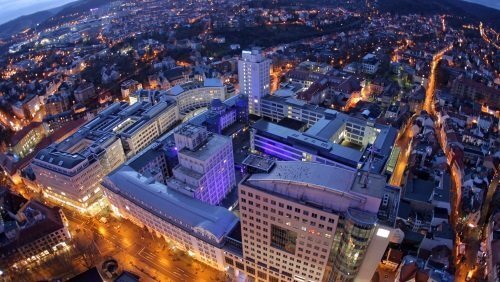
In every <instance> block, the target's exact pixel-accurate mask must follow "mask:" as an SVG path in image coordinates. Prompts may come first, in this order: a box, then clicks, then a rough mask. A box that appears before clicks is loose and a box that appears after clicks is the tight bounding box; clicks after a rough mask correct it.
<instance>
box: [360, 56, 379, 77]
mask: <svg viewBox="0 0 500 282" xmlns="http://www.w3.org/2000/svg"><path fill="white" fill-rule="evenodd" d="M379 66H380V61H379V60H378V59H377V56H375V55H374V54H367V55H366V56H364V57H363V60H362V61H361V70H362V71H363V72H364V73H366V74H375V73H376V72H377V71H378V68H379Z"/></svg>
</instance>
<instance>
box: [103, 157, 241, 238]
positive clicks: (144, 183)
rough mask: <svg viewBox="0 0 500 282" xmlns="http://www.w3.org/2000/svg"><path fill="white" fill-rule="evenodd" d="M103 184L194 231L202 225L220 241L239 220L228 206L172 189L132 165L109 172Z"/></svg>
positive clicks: (143, 206) (155, 213) (173, 222)
mask: <svg viewBox="0 0 500 282" xmlns="http://www.w3.org/2000/svg"><path fill="white" fill-rule="evenodd" d="M103 186H104V187H105V188H106V189H108V190H110V191H111V192H113V193H116V194H119V195H120V196H121V197H124V198H125V199H128V200H130V201H132V202H134V203H136V204H137V205H139V206H141V207H142V208H144V209H146V210H148V211H149V212H150V213H152V214H154V215H156V216H158V217H160V218H162V219H164V220H166V221H169V222H171V223H172V224H175V225H177V226H180V227H181V228H183V229H185V230H186V231H188V232H190V233H197V234H199V232H197V230H200V229H201V230H203V231H205V232H208V233H209V234H211V235H213V237H214V239H215V240H216V241H219V240H221V239H222V238H223V237H224V236H225V235H227V234H229V233H230V232H231V230H232V229H233V228H234V227H235V225H236V224H237V223H238V221H239V220H238V218H237V217H236V216H235V215H234V214H233V213H231V212H230V211H228V210H227V209H224V208H222V207H216V206H211V205H209V204H206V203H203V202H201V201H199V200H196V199H194V198H191V197H188V196H185V195H183V194H181V193H180V192H177V191H175V190H173V189H169V188H168V187H167V186H165V185H164V184H162V183H159V182H157V181H154V180H152V179H150V178H146V177H145V176H143V175H141V174H140V173H138V172H137V171H135V170H134V169H132V168H131V167H129V166H122V167H121V168H119V169H117V170H116V171H114V172H113V173H111V174H110V175H108V176H107V177H106V178H105V180H104V181H103ZM205 239H206V238H205Z"/></svg>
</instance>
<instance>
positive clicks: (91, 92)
mask: <svg viewBox="0 0 500 282" xmlns="http://www.w3.org/2000/svg"><path fill="white" fill-rule="evenodd" d="M73 94H74V95H75V100H76V101H77V102H78V103H82V104H86V103H87V102H89V101H90V100H91V99H93V98H95V97H97V93H96V91H95V87H94V84H93V83H92V82H84V83H82V84H81V85H80V86H78V88H76V89H75V92H74V93H73Z"/></svg>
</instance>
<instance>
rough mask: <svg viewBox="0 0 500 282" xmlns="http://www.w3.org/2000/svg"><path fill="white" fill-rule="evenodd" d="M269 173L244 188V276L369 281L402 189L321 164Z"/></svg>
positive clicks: (280, 165) (278, 166) (274, 167)
mask: <svg viewBox="0 0 500 282" xmlns="http://www.w3.org/2000/svg"><path fill="white" fill-rule="evenodd" d="M268 165H269V164H268ZM260 168H261V169H262V166H261V167H260ZM267 171H268V172H265V170H263V172H260V173H254V174H251V175H250V176H248V177H247V178H245V179H244V180H243V181H242V182H241V183H240V184H239V189H240V190H239V204H240V212H241V228H242V229H241V232H242V244H243V256H244V261H245V275H246V276H249V277H251V278H250V280H252V279H254V280H257V279H262V280H266V281H370V279H371V277H372V276H373V274H374V272H375V270H376V268H377V266H378V263H379V261H380V259H381V258H382V256H383V254H384V252H385V249H386V247H387V245H388V243H389V237H390V235H391V233H393V226H394V220H395V217H396V212H395V210H397V206H398V202H399V188H393V187H390V186H386V182H385V177H383V176H380V175H370V176H368V174H367V173H356V172H353V171H351V170H346V169H343V168H338V167H331V166H328V165H323V164H318V163H310V162H294V161H289V162H276V163H275V164H271V165H269V169H268V170H267ZM229 267H230V268H233V269H231V270H230V271H232V272H240V271H239V270H234V265H229ZM239 269H240V270H241V268H239Z"/></svg>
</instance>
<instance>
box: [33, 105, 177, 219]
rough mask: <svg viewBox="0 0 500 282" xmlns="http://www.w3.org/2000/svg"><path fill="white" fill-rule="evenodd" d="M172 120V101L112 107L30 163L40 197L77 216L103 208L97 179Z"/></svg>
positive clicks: (166, 128)
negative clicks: (63, 206)
mask: <svg viewBox="0 0 500 282" xmlns="http://www.w3.org/2000/svg"><path fill="white" fill-rule="evenodd" d="M177 121H178V112H177V108H176V107H175V103H173V102H167V101H161V102H159V103H156V104H155V105H152V104H151V103H148V102H140V103H135V104H133V105H128V103H126V102H121V103H115V104H113V105H111V106H109V107H108V108H107V109H105V110H104V111H102V112H101V113H100V114H99V115H98V116H96V117H95V118H94V119H93V120H91V121H89V122H88V123H86V124H85V125H83V126H82V127H81V128H80V129H79V130H78V131H77V132H76V133H75V134H73V135H71V136H70V137H68V138H66V139H65V140H63V141H62V142H60V143H58V144H54V145H51V146H49V147H48V148H46V149H43V150H41V151H40V152H39V153H38V154H37V156H36V157H35V158H34V160H33V161H32V168H33V171H34V173H35V177H36V182H37V183H38V184H39V185H40V186H41V187H42V191H43V194H44V196H46V197H47V198H49V199H52V200H55V201H56V202H58V203H62V204H65V205H67V206H69V207H71V208H74V209H76V210H79V211H81V212H88V213H91V214H92V213H95V212H97V211H99V210H100V208H102V207H103V206H104V205H105V202H103V200H104V199H103V197H102V195H103V194H102V190H101V189H100V187H99V182H100V181H101V180H102V178H103V177H104V176H105V175H106V174H108V173H109V172H111V171H112V170H114V169H115V168H117V167H118V166H120V165H121V164H122V163H124V162H125V160H126V159H127V156H128V157H130V156H133V155H135V154H136V153H137V152H139V151H140V150H142V149H143V148H145V147H147V146H148V145H149V144H151V143H152V142H153V141H154V140H156V139H157V138H158V137H159V136H160V135H162V134H163V133H165V132H166V131H167V130H168V129H170V127H171V126H173V125H174V124H175V123H176V122H177Z"/></svg>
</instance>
